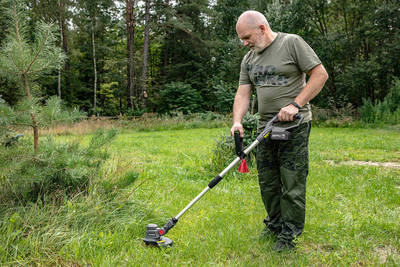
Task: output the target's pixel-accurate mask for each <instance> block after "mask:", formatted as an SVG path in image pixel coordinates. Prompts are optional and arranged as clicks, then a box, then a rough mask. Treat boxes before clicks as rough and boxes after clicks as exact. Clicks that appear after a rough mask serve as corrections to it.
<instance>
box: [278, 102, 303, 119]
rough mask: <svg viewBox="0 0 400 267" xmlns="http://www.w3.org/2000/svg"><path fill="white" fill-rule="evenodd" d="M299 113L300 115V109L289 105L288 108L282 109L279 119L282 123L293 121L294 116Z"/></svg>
mask: <svg viewBox="0 0 400 267" xmlns="http://www.w3.org/2000/svg"><path fill="white" fill-rule="evenodd" d="M297 113H299V109H298V108H296V107H295V106H293V105H292V104H289V105H287V106H286V107H283V108H281V110H280V111H279V114H278V119H279V120H280V121H293V120H294V115H296V114H297Z"/></svg>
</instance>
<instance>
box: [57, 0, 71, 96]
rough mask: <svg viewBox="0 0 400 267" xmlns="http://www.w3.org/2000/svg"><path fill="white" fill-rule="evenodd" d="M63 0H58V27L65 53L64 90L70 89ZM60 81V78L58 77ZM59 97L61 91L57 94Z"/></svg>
mask: <svg viewBox="0 0 400 267" xmlns="http://www.w3.org/2000/svg"><path fill="white" fill-rule="evenodd" d="M63 1H64V0H60V28H61V41H62V48H63V50H64V53H65V55H66V59H65V63H64V73H65V91H68V90H69V89H70V85H71V83H70V79H69V57H68V40H67V30H68V29H67V24H66V23H65V13H64V4H63ZM60 82H61V79H60ZM59 96H60V98H61V91H60V94H59Z"/></svg>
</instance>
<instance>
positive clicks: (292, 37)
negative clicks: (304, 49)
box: [280, 32, 302, 42]
mask: <svg viewBox="0 0 400 267" xmlns="http://www.w3.org/2000/svg"><path fill="white" fill-rule="evenodd" d="M280 35H281V38H282V40H284V41H288V42H294V41H296V40H301V39H302V38H301V36H300V35H297V34H294V33H286V32H281V33H280Z"/></svg>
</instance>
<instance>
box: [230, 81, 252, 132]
mask: <svg viewBox="0 0 400 267" xmlns="http://www.w3.org/2000/svg"><path fill="white" fill-rule="evenodd" d="M251 89H252V85H251V84H243V85H239V88H238V90H237V92H236V96H235V101H234V102H233V126H232V128H231V135H232V136H233V134H234V132H235V131H239V132H240V136H241V137H243V136H244V134H243V125H242V119H243V116H244V115H245V114H246V112H247V109H248V108H249V102H250V96H251Z"/></svg>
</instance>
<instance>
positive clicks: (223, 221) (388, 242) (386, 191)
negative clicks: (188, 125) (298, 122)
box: [0, 127, 400, 266]
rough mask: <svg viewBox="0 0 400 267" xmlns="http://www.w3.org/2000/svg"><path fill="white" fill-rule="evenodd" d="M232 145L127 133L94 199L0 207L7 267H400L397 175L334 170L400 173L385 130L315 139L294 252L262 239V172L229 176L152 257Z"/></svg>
mask: <svg viewBox="0 0 400 267" xmlns="http://www.w3.org/2000/svg"><path fill="white" fill-rule="evenodd" d="M227 133H228V128H215V129H204V128H199V129H183V130H169V131H159V130H157V131H147V132H143V131H134V130H124V131H123V133H122V134H120V135H119V136H117V139H116V140H115V141H114V142H113V143H112V145H111V148H112V151H111V152H112V155H113V156H112V158H111V159H110V160H109V161H108V163H107V164H106V166H105V167H104V169H103V171H102V172H103V174H102V177H99V180H98V181H94V183H93V185H92V186H91V188H90V190H89V194H88V195H87V196H84V195H80V196H77V197H76V198H74V199H71V200H69V201H66V202H65V203H63V204H62V205H61V206H51V205H48V206H41V205H40V203H39V204H32V205H30V206H25V207H12V208H10V207H5V206H1V210H0V215H1V219H0V255H1V256H0V260H1V261H0V262H1V265H6V266H7V265H66V266H74V265H75V266H79V265H93V266H104V265H105V266H120V265H122V266H286V265H289V266H314V265H322V266H348V265H367V266H370V265H372V266H376V265H385V266H397V265H399V264H400V222H399V218H400V178H399V177H400V170H399V169H392V168H384V167H380V166H358V165H340V164H339V165H336V164H334V165H332V164H330V163H329V162H327V161H334V162H335V163H336V162H342V161H350V160H352V161H371V162H400V154H399V151H400V143H399V142H400V138H399V132H398V131H397V132H396V131H388V130H376V129H361V130H360V129H335V128H317V127H314V128H313V130H312V133H311V139H310V174H309V177H308V184H307V212H306V225H305V229H304V232H303V234H302V235H301V236H300V237H299V238H298V240H297V243H298V247H297V250H296V252H289V253H287V252H285V253H276V252H274V251H272V247H273V245H274V241H273V240H271V239H263V238H261V239H259V233H260V231H261V230H262V229H263V223H262V220H263V218H264V217H265V216H266V213H265V210H264V207H263V205H262V201H261V197H260V194H259V188H258V182H257V176H256V168H255V166H250V173H248V174H239V173H237V172H236V170H234V171H231V172H230V173H229V174H228V175H227V176H226V177H225V178H224V180H223V181H221V183H219V184H218V185H217V186H216V187H214V188H213V189H212V190H211V191H210V192H209V193H207V194H206V195H205V196H204V197H203V198H202V199H201V200H200V201H199V202H198V203H197V204H196V205H195V206H193V207H192V208H191V209H190V210H189V211H188V212H187V213H185V215H183V216H182V217H181V218H180V221H179V222H178V224H177V225H176V226H175V227H174V228H173V229H172V230H171V231H170V232H169V233H168V235H167V236H168V237H169V238H171V239H172V240H173V241H174V243H175V244H174V246H173V247H172V248H169V249H163V250H160V249H155V248H150V247H146V246H144V245H143V242H142V238H143V237H144V234H145V230H146V228H145V227H146V225H147V224H148V223H157V224H158V225H160V226H162V225H164V223H166V222H167V220H168V219H169V218H171V217H173V216H175V215H177V213H178V212H180V211H181V210H182V209H183V208H184V207H185V206H186V205H187V204H188V203H189V202H190V201H191V200H192V199H193V198H194V197H195V196H196V195H197V194H198V193H200V192H201V190H203V189H204V187H205V186H207V184H208V182H209V181H210V180H211V179H213V178H214V177H215V175H216V174H217V173H214V172H211V171H210V165H209V164H210V158H211V154H212V150H213V148H214V146H215V143H216V140H217V138H218V137H219V136H220V135H222V134H227ZM70 138H77V139H80V140H82V142H83V143H85V142H86V141H85V140H88V137H87V136H79V135H78V136H75V137H74V136H72V137H71V136H68V138H67V139H70ZM60 139H61V140H62V139H64V137H62V136H60ZM227 157H231V158H232V159H233V158H234V157H235V156H234V155H227ZM135 173H137V176H135ZM119 181H120V182H119Z"/></svg>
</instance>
